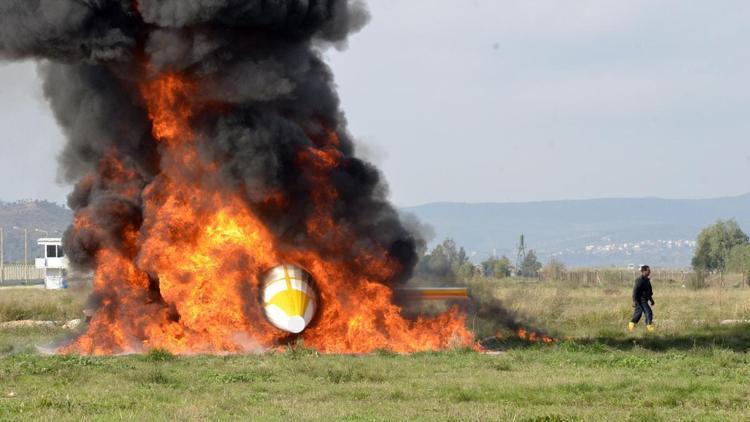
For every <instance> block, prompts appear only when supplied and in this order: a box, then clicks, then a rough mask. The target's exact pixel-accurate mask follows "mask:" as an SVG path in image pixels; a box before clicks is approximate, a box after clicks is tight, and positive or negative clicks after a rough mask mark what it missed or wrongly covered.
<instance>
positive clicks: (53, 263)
mask: <svg viewBox="0 0 750 422" xmlns="http://www.w3.org/2000/svg"><path fill="white" fill-rule="evenodd" d="M37 244H38V245H39V246H41V247H42V248H43V249H44V258H37V259H36V268H39V269H43V270H44V287H46V288H48V289H65V288H67V287H68V283H67V281H66V277H67V275H68V258H66V257H65V254H64V253H63V249H62V239H61V238H59V237H46V238H41V239H39V240H37Z"/></svg>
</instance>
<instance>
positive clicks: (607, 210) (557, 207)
mask: <svg viewBox="0 0 750 422" xmlns="http://www.w3.org/2000/svg"><path fill="white" fill-rule="evenodd" d="M403 211H406V212H409V213H412V214H415V215H416V216H418V217H419V218H420V219H421V220H422V221H423V222H425V223H428V224H430V225H431V226H432V227H433V228H434V229H435V232H436V237H435V239H434V240H433V242H432V243H433V244H434V243H436V242H439V241H441V240H442V239H444V238H446V237H452V238H453V239H454V240H456V242H457V243H458V244H459V245H462V246H464V247H465V248H466V249H467V251H470V252H473V253H474V255H473V259H474V260H475V261H477V262H478V261H482V260H484V259H485V258H486V257H487V256H488V255H489V254H491V253H493V251H496V253H497V254H498V255H507V256H508V257H510V258H511V259H512V260H513V259H515V256H516V250H517V245H518V240H519V237H520V235H521V234H522V233H523V234H524V235H525V236H526V244H527V248H532V249H534V250H535V251H536V252H537V253H538V254H539V255H540V256H541V257H542V258H543V260H545V261H546V260H547V259H549V258H550V257H552V256H555V257H557V258H558V259H560V260H561V261H563V262H565V263H566V264H568V265H574V266H609V265H627V264H629V263H633V264H638V263H645V262H649V263H652V264H653V265H661V266H687V265H689V264H690V259H691V257H692V254H693V250H694V241H695V238H696V236H697V235H698V233H699V232H700V230H701V229H702V228H704V227H706V226H707V225H710V224H711V223H713V222H715V221H716V220H717V219H719V218H721V219H730V218H734V219H735V220H737V222H738V223H739V224H740V226H741V227H742V228H743V229H744V230H745V231H746V232H747V231H750V194H747V195H742V196H738V197H731V198H717V199H698V200H673V199H654V198H642V199H593V200H579V201H548V202H526V203H477V204H466V203H447V202H441V203H430V204H425V205H420V206H416V207H407V208H404V209H403Z"/></svg>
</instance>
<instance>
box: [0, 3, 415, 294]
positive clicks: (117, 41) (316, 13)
mask: <svg viewBox="0 0 750 422" xmlns="http://www.w3.org/2000/svg"><path fill="white" fill-rule="evenodd" d="M368 19H369V16H368V13H367V10H366V8H365V7H364V5H363V4H362V3H361V2H358V1H346V0H195V1H184V0H5V1H3V2H2V3H0V58H5V59H12V60H13V59H26V58H34V59H39V60H41V61H42V64H41V65H40V74H41V75H42V76H43V78H44V93H45V95H46V97H47V98H48V100H49V103H50V105H51V106H52V109H53V112H54V114H55V116H56V118H57V120H58V122H59V124H60V126H61V127H62V129H63V130H64V132H65V134H66V136H67V139H68V142H67V144H66V146H65V149H64V151H63V153H62V154H61V157H60V163H61V174H62V176H63V177H64V179H66V180H68V181H74V182H76V183H77V186H76V188H75V191H74V192H73V193H72V194H71V196H70V198H69V205H70V206H71V208H72V209H74V210H75V211H76V215H77V219H78V220H81V219H82V218H83V220H85V221H86V222H87V223H90V227H87V228H85V229H81V228H78V229H76V230H69V231H68V233H67V234H66V237H65V245H66V248H67V250H68V252H69V255H70V256H71V259H72V261H73V263H74V264H76V265H78V266H82V267H91V266H93V265H94V263H93V257H94V256H95V254H96V253H97V251H98V250H99V249H100V248H102V247H103V245H107V247H120V248H125V247H126V246H124V243H122V238H123V236H124V234H123V233H124V231H126V230H129V229H136V230H138V229H141V224H142V223H143V219H144V216H143V204H142V195H141V193H142V190H143V189H144V188H145V187H146V186H148V185H149V184H150V183H151V182H152V181H153V180H154V177H155V176H156V175H157V174H158V172H159V167H160V165H161V164H162V163H160V159H161V156H160V154H159V145H158V142H156V140H155V139H154V138H153V135H152V127H151V119H150V118H149V116H148V112H147V110H146V106H145V105H144V102H143V98H142V95H141V92H140V91H139V89H140V88H141V83H142V82H143V81H144V80H148V79H149V78H152V77H154V76H155V75H156V74H159V73H163V72H170V71H179V72H180V73H181V74H184V75H187V76H188V77H189V78H190V79H191V80H199V81H200V83H199V84H197V86H196V91H195V93H194V98H191V101H192V102H193V103H194V104H195V106H196V110H199V112H197V113H196V114H195V115H194V116H192V118H191V120H190V124H191V130H192V132H193V133H194V134H195V136H196V137H197V139H198V142H199V143H198V144H199V147H200V151H199V153H200V154H201V156H202V157H203V158H204V159H205V160H206V161H207V162H215V163H218V165H219V166H220V168H219V169H218V172H219V174H220V175H221V180H222V181H223V184H222V186H220V187H218V188H219V189H227V190H232V191H237V192H241V194H242V198H243V199H244V200H245V201H246V203H247V205H248V207H249V208H250V209H252V210H253V212H254V213H255V214H256V215H258V216H260V217H261V218H262V219H263V221H264V223H265V224H266V225H267V226H268V227H269V228H271V230H273V232H274V233H275V235H276V236H277V237H278V238H279V239H281V240H282V241H283V242H282V243H283V244H282V247H283V246H284V245H287V246H288V247H290V248H291V247H295V248H309V249H314V250H317V251H319V253H321V254H322V255H323V256H330V255H332V254H334V253H335V254H336V255H337V256H336V259H342V260H343V259H348V257H347V256H340V255H341V249H340V248H338V249H336V250H333V249H330V245H327V244H325V242H321V241H320V240H317V241H316V240H313V239H311V238H310V237H309V236H308V235H307V234H306V228H305V225H304V222H305V220H306V218H307V217H308V214H309V213H310V212H311V209H310V207H311V205H310V204H311V200H310V195H311V190H312V186H311V185H310V184H311V183H312V182H311V180H310V178H309V177H305V174H304V172H302V171H300V170H299V163H298V151H299V150H300V149H303V148H305V147H308V146H310V145H314V144H315V143H316V138H317V137H322V136H326V133H327V132H326V131H327V130H333V131H335V133H336V135H337V137H338V140H339V144H338V147H337V148H338V150H340V152H341V153H342V156H343V158H342V164H341V165H340V166H338V167H337V168H336V169H335V170H334V171H333V173H332V175H331V180H332V182H333V184H334V187H335V189H336V191H337V192H338V197H337V199H336V202H335V203H333V204H332V209H333V217H334V218H335V221H336V224H337V225H339V226H340V227H344V228H347V229H349V230H351V231H352V232H354V233H355V234H356V236H355V238H356V239H357V241H356V242H355V244H353V245H350V249H349V251H350V252H349V253H350V254H351V256H352V257H355V256H356V255H357V254H358V253H359V252H361V251H369V250H376V249H382V250H386V251H388V254H389V256H391V257H392V258H394V259H395V260H396V261H397V262H399V263H400V267H401V269H402V271H401V273H400V274H399V275H397V276H396V277H395V278H396V279H398V280H403V279H405V278H407V277H408V276H409V274H410V272H411V270H412V268H413V266H414V264H415V262H416V259H417V254H416V251H415V245H416V240H415V239H414V236H413V235H412V234H410V233H409V231H408V230H406V229H405V228H404V225H403V224H402V223H401V222H400V220H399V217H398V215H397V213H396V212H395V210H394V209H393V207H392V206H391V205H390V204H389V203H388V202H387V200H386V188H385V186H384V184H383V182H382V181H381V177H380V174H379V172H378V170H377V169H376V168H374V167H373V166H372V165H370V164H368V163H366V162H364V161H361V160H359V159H357V158H356V157H354V152H353V151H354V148H353V143H352V141H351V139H350V136H349V134H348V132H347V129H346V121H345V119H344V117H343V115H342V113H341V111H340V109H339V99H338V97H337V95H336V93H335V91H334V89H333V83H332V75H331V72H330V70H329V68H328V66H327V65H326V64H325V63H324V62H323V61H322V58H321V54H320V48H321V45H326V44H328V45H335V46H339V45H343V44H344V43H345V42H346V38H347V36H348V35H349V34H351V33H352V32H354V31H357V30H359V29H361V28H362V27H363V25H364V24H365V23H366V22H367V20H368ZM215 104H220V105H221V107H219V108H220V109H221V112H220V113H219V112H216V107H211V105H215ZM113 151H114V152H115V153H116V154H118V160H117V163H111V162H108V160H107V154H111V153H113ZM122 166H124V168H120V167H122ZM279 191H280V192H283V193H284V195H285V198H286V199H287V202H288V203H289V204H292V205H291V207H290V208H289V209H286V210H285V211H284V212H283V213H280V212H279V210H278V208H277V207H276V206H275V205H274V204H269V203H268V201H265V200H264V199H265V198H267V197H268V194H270V193H273V192H279ZM121 244H122V245H121ZM118 245H121V246H118ZM123 253H124V254H125V255H126V256H128V255H131V254H133V255H134V254H135V251H123ZM363 265H364V264H363ZM361 271H362V272H364V273H366V272H367V268H366V267H362V268H361Z"/></svg>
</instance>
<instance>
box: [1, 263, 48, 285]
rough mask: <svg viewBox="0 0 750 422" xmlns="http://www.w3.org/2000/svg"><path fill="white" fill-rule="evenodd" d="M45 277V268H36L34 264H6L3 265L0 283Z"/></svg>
mask: <svg viewBox="0 0 750 422" xmlns="http://www.w3.org/2000/svg"><path fill="white" fill-rule="evenodd" d="M43 279H44V270H43V269H39V268H36V267H35V266H34V265H24V264H5V265H3V266H2V272H1V274H0V283H6V282H17V281H24V280H29V281H31V280H43Z"/></svg>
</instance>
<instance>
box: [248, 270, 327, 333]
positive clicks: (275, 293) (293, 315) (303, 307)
mask: <svg viewBox="0 0 750 422" xmlns="http://www.w3.org/2000/svg"><path fill="white" fill-rule="evenodd" d="M262 283H263V311H264V312H265V315H266V318H267V319H268V321H269V322H270V323H271V324H273V326H275V327H276V328H279V329H281V330H284V331H288V332H290V333H295V334H297V333H301V332H302V331H304V330H305V328H307V326H308V325H309V324H310V322H311V321H312V319H313V318H314V317H315V311H316V310H317V295H316V293H315V290H314V289H313V281H312V276H311V275H310V273H308V272H307V271H305V270H304V269H302V268H300V267H298V266H296V265H291V264H283V265H279V266H277V267H274V268H272V269H271V270H269V271H268V272H267V273H266V274H265V275H264V276H263V280H262Z"/></svg>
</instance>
